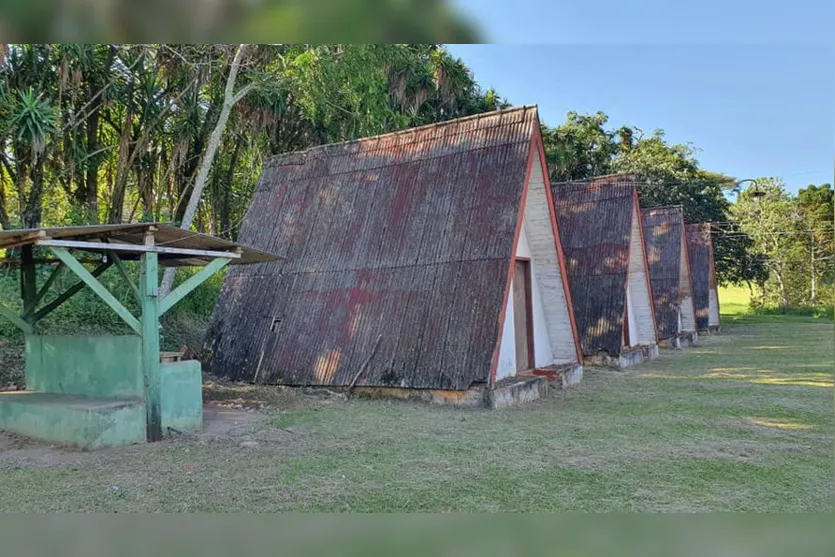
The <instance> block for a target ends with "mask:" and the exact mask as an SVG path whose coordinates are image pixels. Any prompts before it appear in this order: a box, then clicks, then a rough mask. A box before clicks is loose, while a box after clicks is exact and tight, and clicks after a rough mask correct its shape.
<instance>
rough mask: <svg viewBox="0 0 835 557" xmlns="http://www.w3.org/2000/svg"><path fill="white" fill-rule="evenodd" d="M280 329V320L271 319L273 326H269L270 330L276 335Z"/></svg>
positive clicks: (276, 318)
mask: <svg viewBox="0 0 835 557" xmlns="http://www.w3.org/2000/svg"><path fill="white" fill-rule="evenodd" d="M280 328H281V319H279V318H278V317H273V324H272V325H271V326H270V330H271V331H272V332H274V333H277V332H278V330H279V329H280Z"/></svg>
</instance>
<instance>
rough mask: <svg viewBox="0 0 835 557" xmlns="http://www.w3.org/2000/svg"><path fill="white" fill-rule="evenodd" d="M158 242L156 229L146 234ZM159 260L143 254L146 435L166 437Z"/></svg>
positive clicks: (148, 243) (150, 438) (141, 288)
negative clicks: (162, 377)
mask: <svg viewBox="0 0 835 557" xmlns="http://www.w3.org/2000/svg"><path fill="white" fill-rule="evenodd" d="M153 244H154V236H153V232H149V233H147V234H146V235H145V245H146V246H147V247H152V246H153ZM157 272H158V261H157V253H156V252H152V251H149V252H146V253H144V254H142V260H141V273H140V279H139V293H140V297H141V298H142V317H141V319H142V325H141V335H142V374H143V376H144V378H145V413H146V414H145V416H146V437H147V440H148V441H160V440H161V439H162V408H161V404H162V401H161V395H162V393H161V391H162V387H161V378H160V361H159V360H160V352H159V303H158V300H157V294H158V283H157V280H158V276H157Z"/></svg>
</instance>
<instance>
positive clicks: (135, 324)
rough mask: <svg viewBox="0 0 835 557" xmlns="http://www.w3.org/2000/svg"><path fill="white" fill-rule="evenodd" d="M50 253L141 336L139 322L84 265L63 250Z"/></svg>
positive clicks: (57, 249) (54, 250) (56, 249)
mask: <svg viewBox="0 0 835 557" xmlns="http://www.w3.org/2000/svg"><path fill="white" fill-rule="evenodd" d="M50 249H52V252H53V253H54V254H55V256H56V257H58V259H60V260H61V261H63V262H64V265H66V266H67V267H69V269H70V270H71V271H72V272H74V273H75V274H76V275H78V278H80V279H81V280H82V281H83V282H84V283H85V284H86V285H87V286H89V287H90V290H92V291H93V292H95V293H96V295H98V297H99V298H101V299H102V300H103V301H104V303H106V304H107V305H108V306H109V307H110V309H112V310H113V311H115V312H116V313H117V314H118V315H119V317H121V318H122V321H124V322H125V323H127V324H128V326H129V327H130V328H131V329H133V330H134V331H136V332H137V333H139V334H142V327H141V326H140V324H139V320H138V319H136V317H134V316H133V315H131V313H130V312H129V311H128V310H127V308H125V306H123V305H122V303H121V302H120V301H119V300H117V299H116V298H115V297H114V296H113V294H111V293H110V292H108V290H107V288H105V287H104V285H102V283H100V282H99V281H98V280H97V279H96V277H94V276H93V275H92V274H91V273H90V271H88V270H87V269H85V268H84V265H82V264H81V263H79V262H78V260H77V259H76V258H74V257H73V256H72V255H70V252H68V251H67V250H66V249H64V248H50Z"/></svg>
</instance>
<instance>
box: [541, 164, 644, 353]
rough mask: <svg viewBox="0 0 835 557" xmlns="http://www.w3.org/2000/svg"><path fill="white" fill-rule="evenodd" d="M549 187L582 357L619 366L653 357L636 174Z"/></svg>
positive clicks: (564, 183)
mask: <svg viewBox="0 0 835 557" xmlns="http://www.w3.org/2000/svg"><path fill="white" fill-rule="evenodd" d="M551 189H552V192H553V194H554V195H553V197H554V201H555V203H556V209H557V222H558V224H559V229H560V238H561V240H562V246H563V253H564V254H565V261H566V270H567V273H568V282H569V285H570V287H571V298H572V301H573V303H574V315H575V319H576V321H577V331H578V333H579V334H580V342H581V344H582V347H583V355H584V357H585V362H586V363H604V364H615V365H618V366H620V367H624V366H628V365H633V364H635V363H638V362H640V361H642V360H644V359H645V358H654V357H655V356H657V354H658V346H657V337H656V326H655V314H654V312H653V309H652V290H651V287H650V281H649V271H648V269H647V261H646V248H645V246H644V235H643V232H642V224H641V209H640V207H639V205H638V192H637V189H636V187H635V181H634V179H633V178H632V177H631V176H628V175H615V176H604V177H599V178H594V179H591V180H580V181H573V182H563V183H555V184H552V186H551Z"/></svg>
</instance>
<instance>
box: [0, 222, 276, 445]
mask: <svg viewBox="0 0 835 557" xmlns="http://www.w3.org/2000/svg"><path fill="white" fill-rule="evenodd" d="M0 249H6V250H13V251H14V252H18V253H19V259H16V260H13V261H8V260H7V261H6V263H7V264H13V265H17V266H19V268H20V285H21V298H22V301H23V303H22V310H21V311H19V312H18V311H15V310H12V309H11V308H10V307H9V306H7V305H0V315H2V316H4V317H5V318H7V319H8V320H10V321H11V322H12V323H14V324H15V325H16V326H17V327H18V328H19V329H21V331H23V333H24V335H25V342H26V361H25V366H26V390H25V391H15V392H4V393H0V429H3V430H6V431H10V432H13V433H17V434H20V435H25V436H28V437H34V438H37V439H42V440H46V441H50V442H55V443H61V444H68V445H76V446H80V447H83V448H90V449H95V448H100V447H107V446H117V445H125V444H130V443H139V442H142V441H146V440H147V441H156V440H159V439H161V438H162V437H163V436H164V434H166V433H168V432H170V431H177V432H189V431H195V430H199V429H200V428H201V427H202V423H203V401H202V388H201V386H202V374H201V366H200V362H198V361H189V360H185V361H183V360H178V359H177V358H170V357H166V356H167V355H166V354H164V353H161V352H160V334H159V329H160V323H159V318H160V316H162V315H163V314H164V313H165V312H166V311H168V310H169V309H171V307H173V306H174V304H176V303H177V302H179V301H180V300H182V299H183V297H185V296H186V295H187V294H188V293H189V292H191V291H192V290H194V288H196V287H197V286H199V285H200V284H201V283H202V282H203V281H205V280H206V279H207V278H209V277H210V276H211V275H213V274H214V273H215V272H217V271H219V270H220V269H221V268H223V267H225V266H226V265H227V264H230V263H231V264H232V265H240V264H246V263H255V262H266V261H272V260H275V259H276V256H274V255H272V254H269V253H265V252H261V251H258V250H253V249H249V248H244V247H242V246H239V245H238V244H235V243H232V242H228V241H225V240H221V239H220V238H214V237H212V236H207V235H204V234H196V233H193V232H189V231H186V230H181V229H179V228H176V227H174V226H171V225H168V224H159V223H141V224H107V225H97V226H78V227H65V228H40V229H34V230H8V231H3V232H0ZM73 252H80V253H82V254H86V256H85V261H81V260H79V259H78V258H77V257H76V256H75V255H74V253H73ZM91 257H92V263H93V264H94V265H96V266H95V268H94V269H93V270H88V269H87V267H85V264H89V263H90V262H91V260H90V258H91ZM136 259H138V260H139V262H140V269H141V272H140V277H139V284H138V285H137V284H135V282H134V280H133V279H132V278H131V277H130V273H129V272H128V270H127V269H126V267H125V265H124V264H123V263H124V261H127V260H136ZM39 265H49V266H53V267H52V271H51V273H49V274H48V275H47V276H46V278H45V280H44V281H43V283H42V284H41V285H40V286H39V285H38V273H37V269H38V266H39ZM160 265H162V266H202V267H203V268H202V269H201V270H200V271H198V272H197V273H195V274H194V275H192V276H191V277H190V278H188V279H187V280H186V281H184V282H183V283H182V284H180V285H179V286H177V287H176V288H175V289H173V290H172V291H171V292H170V293H168V294H167V295H166V296H165V297H163V298H160V297H159V296H158V267H159V266H160ZM111 266H115V267H116V268H117V269H118V271H119V272H120V274H121V275H122V279H123V280H124V281H125V282H126V283H127V284H129V285H130V291H132V293H133V295H134V296H135V298H136V306H137V307H138V308H139V309H140V312H139V315H138V316H135V315H134V314H133V313H132V312H131V311H129V310H128V309H127V308H126V307H125V305H124V304H123V303H122V302H121V301H120V300H119V299H117V298H116V297H115V296H114V295H113V294H112V293H111V292H110V291H108V289H107V288H106V287H105V286H104V285H103V284H102V283H101V282H99V280H98V278H97V277H99V276H100V275H101V274H102V273H104V272H105V271H106V270H107V269H109V268H110V267H111ZM65 272H69V273H73V274H74V275H75V276H76V278H77V279H78V281H77V282H75V283H74V284H73V285H72V286H70V287H69V288H67V289H66V290H65V291H63V292H55V293H54V294H55V295H51V294H52V292H53V290H55V288H54V286H55V285H56V284H57V282H56V279H57V278H58V277H59V276H60V275H61V274H62V273H65ZM84 287H87V288H90V289H91V290H92V291H93V292H94V293H95V294H96V295H97V296H98V297H99V298H101V300H102V301H103V302H104V303H105V304H107V306H109V307H110V308H111V309H112V310H113V311H115V312H116V313H117V314H118V315H119V317H120V318H121V319H122V321H124V323H125V325H126V326H127V327H128V328H129V329H130V330H131V333H130V334H127V335H97V336H91V335H83V334H79V335H72V336H67V335H61V336H56V335H43V334H39V332H38V323H39V322H40V321H41V320H42V319H43V318H45V317H46V316H47V315H49V314H50V313H51V312H52V311H53V310H55V309H56V308H57V307H59V306H60V305H61V304H63V303H64V302H66V301H67V300H68V299H69V298H71V297H72V296H73V295H75V294H76V293H77V292H79V291H80V290H81V289H83V288H84ZM163 359H164V360H166V361H162V360H163ZM172 360H173V361H172Z"/></svg>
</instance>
